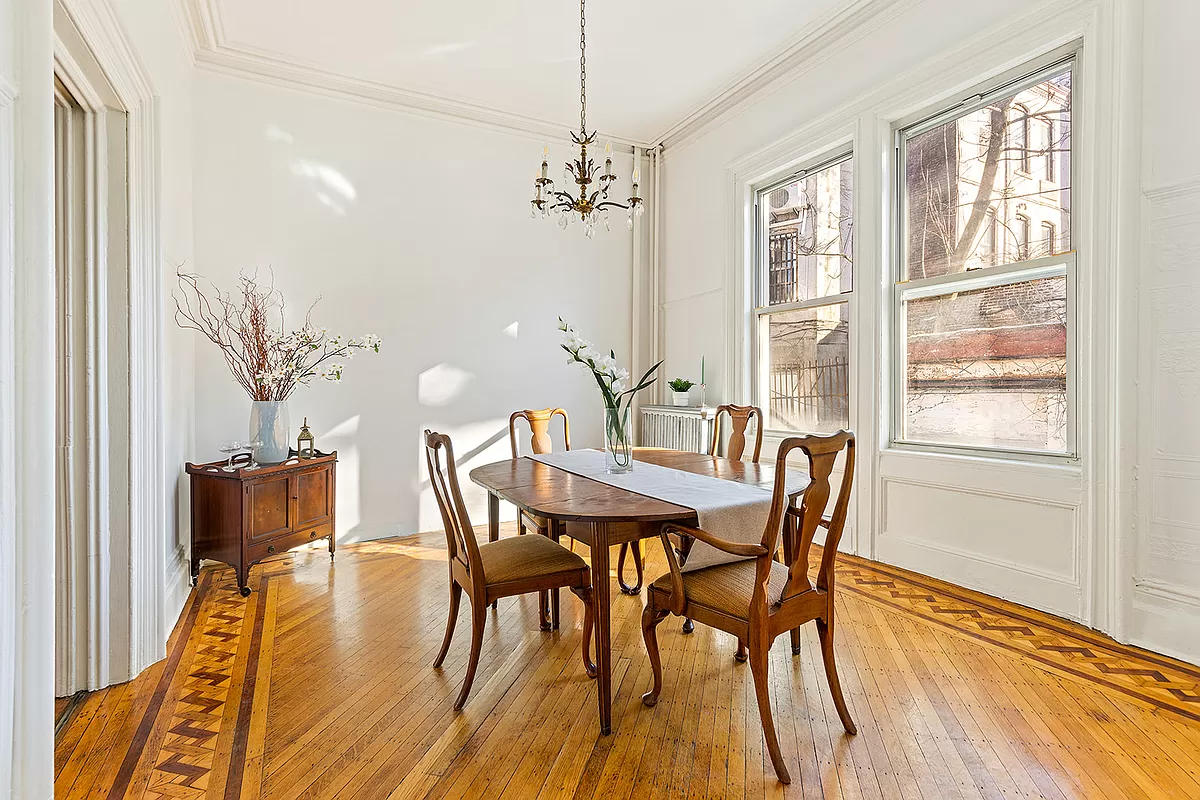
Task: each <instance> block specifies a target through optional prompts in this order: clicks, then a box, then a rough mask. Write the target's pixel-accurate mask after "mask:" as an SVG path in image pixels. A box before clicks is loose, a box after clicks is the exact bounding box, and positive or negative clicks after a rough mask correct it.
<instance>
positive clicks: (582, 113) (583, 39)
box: [579, 0, 587, 137]
mask: <svg viewBox="0 0 1200 800" xmlns="http://www.w3.org/2000/svg"><path fill="white" fill-rule="evenodd" d="M586 3H587V0H579V135H580V136H582V137H586V136H587V16H586V15H585V13H584V5H585V4H586Z"/></svg>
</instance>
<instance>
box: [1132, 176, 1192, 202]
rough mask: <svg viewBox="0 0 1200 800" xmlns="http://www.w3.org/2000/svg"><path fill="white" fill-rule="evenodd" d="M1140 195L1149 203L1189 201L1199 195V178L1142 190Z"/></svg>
mask: <svg viewBox="0 0 1200 800" xmlns="http://www.w3.org/2000/svg"><path fill="white" fill-rule="evenodd" d="M1142 194H1144V195H1145V196H1146V199H1147V200H1149V201H1150V202H1151V203H1157V204H1162V203H1169V202H1173V201H1176V200H1187V199H1191V198H1192V197H1194V196H1196V195H1200V178H1189V179H1188V180H1185V181H1179V182H1178V183H1170V184H1163V185H1160V186H1152V187H1149V188H1146V189H1143V190H1142Z"/></svg>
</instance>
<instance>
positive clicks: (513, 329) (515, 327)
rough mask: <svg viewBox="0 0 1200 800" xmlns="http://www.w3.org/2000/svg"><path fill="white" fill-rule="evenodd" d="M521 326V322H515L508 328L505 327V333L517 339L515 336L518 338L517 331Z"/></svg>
mask: <svg viewBox="0 0 1200 800" xmlns="http://www.w3.org/2000/svg"><path fill="white" fill-rule="evenodd" d="M520 327H521V323H519V322H514V323H513V324H512V325H509V326H508V327H507V328H505V329H504V335H505V336H511V337H512V338H514V339H515V338H517V332H518V330H519V329H520Z"/></svg>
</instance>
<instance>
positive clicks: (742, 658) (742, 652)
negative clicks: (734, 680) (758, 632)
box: [733, 638, 746, 664]
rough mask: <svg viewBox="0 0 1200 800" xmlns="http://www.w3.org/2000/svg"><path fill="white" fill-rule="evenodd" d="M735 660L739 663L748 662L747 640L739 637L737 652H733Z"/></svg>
mask: <svg viewBox="0 0 1200 800" xmlns="http://www.w3.org/2000/svg"><path fill="white" fill-rule="evenodd" d="M733 660H734V661H736V662H738V663H739V664H745V663H746V640H745V639H741V638H739V639H738V646H737V652H736V653H734V654H733Z"/></svg>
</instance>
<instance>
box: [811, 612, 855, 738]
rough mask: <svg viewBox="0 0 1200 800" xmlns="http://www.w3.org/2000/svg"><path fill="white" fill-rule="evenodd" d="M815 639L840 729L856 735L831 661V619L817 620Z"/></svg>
mask: <svg viewBox="0 0 1200 800" xmlns="http://www.w3.org/2000/svg"><path fill="white" fill-rule="evenodd" d="M817 638H819V639H820V640H821V660H822V661H824V662H825V680H827V681H829V693H830V694H831V695H833V705H834V707H836V708H837V712H838V716H839V717H841V718H842V727H844V728H845V729H846V733H850V734H854V733H858V728H857V727H856V726H855V724H854V720H853V719H851V718H850V709H848V708H846V698H845V697H843V696H842V682H841V681H839V680H838V674H837V665H836V664H835V663H834V660H833V617H832V616H830V618H829V622H828V623H826V622H824V621H823V620H820V619H818V620H817Z"/></svg>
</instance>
